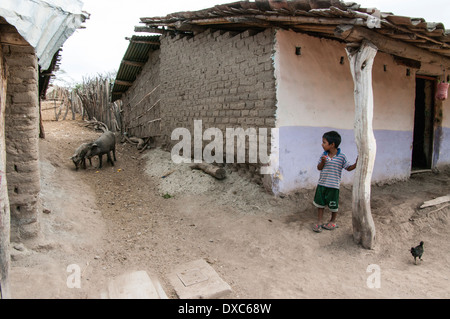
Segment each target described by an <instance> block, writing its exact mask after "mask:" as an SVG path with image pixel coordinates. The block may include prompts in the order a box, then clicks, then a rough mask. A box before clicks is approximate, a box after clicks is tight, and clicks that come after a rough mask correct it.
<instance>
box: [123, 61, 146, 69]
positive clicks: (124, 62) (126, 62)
mask: <svg viewBox="0 0 450 319" xmlns="http://www.w3.org/2000/svg"><path fill="white" fill-rule="evenodd" d="M122 64H125V65H130V66H137V67H140V68H142V67H143V66H144V65H145V62H136V61H130V60H122Z"/></svg>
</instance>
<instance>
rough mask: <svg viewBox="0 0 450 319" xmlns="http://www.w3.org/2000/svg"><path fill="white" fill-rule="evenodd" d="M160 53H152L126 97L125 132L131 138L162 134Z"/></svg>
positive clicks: (123, 99)
mask: <svg viewBox="0 0 450 319" xmlns="http://www.w3.org/2000/svg"><path fill="white" fill-rule="evenodd" d="M159 56H160V51H159V50H158V51H150V53H149V59H148V62H147V63H146V64H145V66H144V67H143V69H142V71H141V73H140V74H139V75H138V79H137V80H136V81H135V82H134V84H133V86H132V87H130V88H129V89H128V91H127V92H126V94H125V95H124V97H123V98H122V101H123V108H124V110H125V112H124V114H123V119H122V121H123V124H124V131H125V132H127V133H128V134H129V135H130V136H137V137H148V136H155V135H159V134H160V124H161V121H160V120H158V119H160V118H161V116H160V112H159V110H160V104H161V102H160V88H161V80H160V75H159V73H160V68H159V63H160V60H159Z"/></svg>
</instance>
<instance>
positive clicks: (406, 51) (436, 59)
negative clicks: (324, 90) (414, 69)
mask: <svg viewBox="0 0 450 319" xmlns="http://www.w3.org/2000/svg"><path fill="white" fill-rule="evenodd" d="M334 35H335V36H336V37H338V38H340V39H343V40H345V41H347V42H358V40H359V42H361V41H362V40H364V39H366V40H368V41H370V42H372V43H373V44H374V45H375V46H376V47H378V49H379V50H380V51H383V52H385V53H388V54H392V55H397V56H400V57H403V58H407V59H411V60H416V61H420V62H422V63H429V64H435V65H442V66H445V67H450V58H446V57H443V56H440V55H438V54H435V53H433V52H430V51H428V50H424V49H420V48H418V47H416V46H414V45H411V44H408V43H405V42H402V41H398V40H394V39H392V38H390V37H387V36H384V35H381V34H379V33H377V32H375V31H371V30H368V29H366V28H361V27H358V26H348V25H346V26H339V27H338V28H336V30H335V33H334Z"/></svg>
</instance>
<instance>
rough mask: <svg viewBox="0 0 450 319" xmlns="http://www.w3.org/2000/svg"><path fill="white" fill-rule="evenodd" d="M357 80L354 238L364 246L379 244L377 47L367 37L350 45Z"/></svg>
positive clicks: (352, 70) (353, 207)
mask: <svg viewBox="0 0 450 319" xmlns="http://www.w3.org/2000/svg"><path fill="white" fill-rule="evenodd" d="M346 51H347V55H348V59H349V61H350V70H351V73H352V76H353V81H354V84H355V88H354V94H355V123H354V129H355V140H356V144H357V148H358V165H357V167H356V172H355V177H354V183H353V204H352V210H353V214H352V223H353V238H354V240H355V242H356V243H358V244H361V245H362V246H363V247H364V248H367V249H372V248H373V246H374V244H375V224H374V222H373V218H372V214H371V210H370V190H371V189H370V184H371V180H372V171H373V167H374V163H375V155H376V141H375V137H374V134H373V127H372V120H373V90H372V66H373V61H374V59H375V55H376V54H377V51H378V49H377V47H375V45H373V44H372V43H370V42H368V41H363V43H362V45H361V47H359V48H352V47H347V49H346Z"/></svg>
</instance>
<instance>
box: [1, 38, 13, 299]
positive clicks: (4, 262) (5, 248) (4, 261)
mask: <svg viewBox="0 0 450 319" xmlns="http://www.w3.org/2000/svg"><path fill="white" fill-rule="evenodd" d="M3 61H4V60H3V52H2V46H1V44H0V299H7V298H11V293H10V287H9V268H10V259H11V257H10V252H9V245H10V227H11V226H10V218H11V217H10V210H9V198H8V187H7V185H6V173H5V171H6V140H5V108H6V76H7V75H6V69H5V65H4V62H3Z"/></svg>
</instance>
